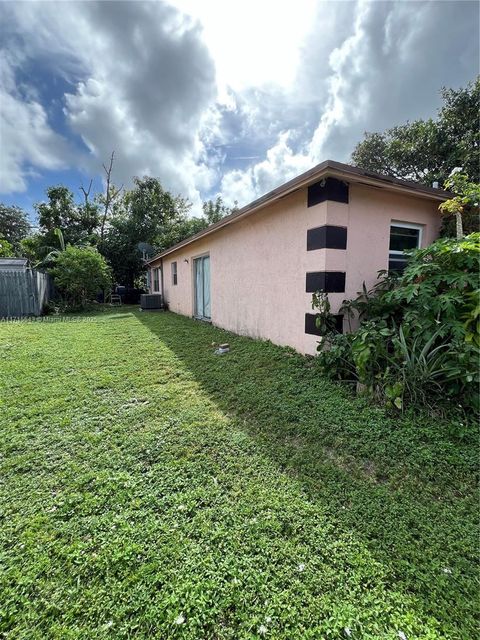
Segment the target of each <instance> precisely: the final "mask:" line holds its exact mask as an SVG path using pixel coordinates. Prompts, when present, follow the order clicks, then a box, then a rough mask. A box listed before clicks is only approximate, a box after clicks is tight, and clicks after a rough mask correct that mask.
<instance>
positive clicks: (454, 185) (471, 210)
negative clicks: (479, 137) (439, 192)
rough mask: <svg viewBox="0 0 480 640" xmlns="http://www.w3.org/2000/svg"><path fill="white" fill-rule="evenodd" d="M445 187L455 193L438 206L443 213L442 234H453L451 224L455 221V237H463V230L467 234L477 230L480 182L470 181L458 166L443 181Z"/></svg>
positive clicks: (458, 238)
mask: <svg viewBox="0 0 480 640" xmlns="http://www.w3.org/2000/svg"><path fill="white" fill-rule="evenodd" d="M445 187H446V188H447V189H448V190H449V191H452V192H453V193H455V196H454V197H453V198H450V200H446V201H445V202H442V204H441V205H440V206H439V209H440V212H441V213H442V214H443V215H444V224H443V228H442V235H444V236H453V235H454V234H453V233H452V226H453V225H452V224H451V222H452V221H453V220H454V221H455V237H456V238H457V240H460V239H461V238H463V235H464V230H466V232H467V235H468V234H470V233H473V232H475V231H478V228H479V213H480V209H479V204H480V184H478V183H475V182H470V181H469V180H468V178H467V176H466V175H465V174H464V173H462V170H461V169H460V168H458V169H454V170H453V171H452V173H451V174H450V176H449V177H448V179H447V180H446V182H445Z"/></svg>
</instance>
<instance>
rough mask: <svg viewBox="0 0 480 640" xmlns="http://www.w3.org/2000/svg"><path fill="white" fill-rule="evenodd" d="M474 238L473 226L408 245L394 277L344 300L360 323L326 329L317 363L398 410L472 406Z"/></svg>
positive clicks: (479, 318) (475, 404)
mask: <svg viewBox="0 0 480 640" xmlns="http://www.w3.org/2000/svg"><path fill="white" fill-rule="evenodd" d="M479 241H480V234H479V233H474V234H471V235H470V236H468V237H466V238H462V239H460V240H453V239H441V240H437V241H436V242H434V243H433V244H432V245H430V246H429V247H427V248H426V249H418V250H416V251H414V252H412V254H411V258H410V260H409V264H408V266H407V268H406V269H405V271H404V273H403V274H402V275H401V276H399V277H391V276H388V274H385V273H383V275H382V277H381V279H380V282H379V283H378V284H377V285H376V287H375V288H374V289H372V290H371V291H367V290H366V289H365V287H364V289H363V291H362V292H360V293H359V295H358V298H357V299H356V300H353V301H346V302H344V305H343V307H342V311H343V312H344V313H346V314H347V315H350V316H352V315H353V314H356V315H358V317H359V318H360V326H359V328H358V329H357V330H356V331H354V332H353V333H352V334H350V335H347V336H339V335H335V334H334V333H332V332H330V333H328V334H326V336H325V338H324V339H323V340H322V342H321V343H320V344H319V352H320V354H319V366H320V368H321V369H322V370H323V371H324V372H325V373H327V374H328V375H329V376H330V377H333V378H336V379H343V380H356V381H358V382H359V383H360V384H361V385H362V387H364V388H365V390H366V391H367V392H368V393H369V394H371V395H372V396H374V397H380V398H381V399H382V400H383V401H384V402H386V403H387V404H388V405H391V406H396V407H397V408H399V409H400V408H403V407H404V406H405V405H406V404H422V405H426V406H428V407H433V406H434V405H436V406H438V405H439V404H442V403H443V404H445V403H451V402H453V401H454V402H455V403H460V404H462V405H463V406H464V407H465V408H466V409H469V410H478V409H479V398H478V385H479V383H480V376H479V370H478V362H479V357H480V304H479V301H480V289H479V288H478V284H479V283H478V273H479V271H480V242H479ZM314 302H315V299H314ZM317 308H319V307H318V305H317ZM319 309H320V308H319ZM325 309H326V307H325V305H324V306H323V308H321V309H320V312H321V313H320V314H319V317H322V313H323V314H324V313H325ZM321 322H322V326H328V323H327V322H326V321H325V320H324V319H323V320H321Z"/></svg>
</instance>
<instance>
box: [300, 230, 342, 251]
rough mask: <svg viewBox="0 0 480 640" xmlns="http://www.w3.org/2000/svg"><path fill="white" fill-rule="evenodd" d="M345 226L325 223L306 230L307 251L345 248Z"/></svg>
mask: <svg viewBox="0 0 480 640" xmlns="http://www.w3.org/2000/svg"><path fill="white" fill-rule="evenodd" d="M346 248H347V227H335V226H333V225H329V224H326V225H324V226H323V227H315V229H308V231H307V251H314V250H315V249H346Z"/></svg>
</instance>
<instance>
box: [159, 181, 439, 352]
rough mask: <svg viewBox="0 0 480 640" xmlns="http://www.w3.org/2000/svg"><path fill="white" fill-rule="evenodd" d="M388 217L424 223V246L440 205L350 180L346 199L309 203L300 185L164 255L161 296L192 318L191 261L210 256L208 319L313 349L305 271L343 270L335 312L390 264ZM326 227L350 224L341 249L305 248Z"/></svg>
mask: <svg viewBox="0 0 480 640" xmlns="http://www.w3.org/2000/svg"><path fill="white" fill-rule="evenodd" d="M392 220H396V221H403V222H414V223H417V224H421V225H424V232H423V235H422V244H423V245H426V244H429V243H430V242H431V241H433V240H434V239H435V237H437V235H438V231H439V226H440V217H439V214H438V203H436V202H433V201H431V200H427V199H422V198H420V197H411V196H404V195H401V194H395V193H391V192H389V191H386V190H380V189H375V188H371V187H367V186H361V185H356V184H351V185H350V194H349V203H348V204H342V203H338V202H332V201H325V202H322V203H320V204H317V205H314V206H312V207H307V191H306V189H301V190H299V191H297V192H294V193H293V194H290V195H288V196H286V197H284V198H282V199H280V200H279V201H277V202H275V203H273V204H271V205H269V206H266V207H265V208H264V209H263V210H261V211H259V212H257V213H255V214H253V215H251V216H249V217H248V218H245V219H243V220H240V221H238V222H236V223H235V224H231V225H229V226H227V227H225V228H223V229H220V230H219V231H217V232H215V233H213V234H211V235H208V236H206V237H204V238H200V239H199V240H197V241H195V242H193V243H192V244H190V245H187V246H185V247H183V248H180V249H178V250H177V251H174V252H172V253H171V254H169V255H167V256H165V257H164V258H163V270H164V273H163V285H164V291H163V293H164V297H165V300H166V302H167V303H168V305H169V308H170V310H171V311H174V312H176V313H181V314H184V315H187V316H193V307H194V302H193V300H194V290H193V259H194V258H195V257H198V256H200V255H204V254H206V253H208V254H209V255H210V269H211V287H210V289H211V319H212V323H213V324H215V325H217V326H219V327H222V328H224V329H228V330H229V331H233V332H235V333H238V334H242V335H249V336H251V337H254V338H263V339H269V340H271V341H272V342H274V343H275V344H279V345H289V346H292V347H293V348H294V349H296V350H297V351H300V352H301V353H311V354H313V353H315V350H316V345H317V342H318V337H317V336H313V335H309V334H306V333H305V313H308V312H312V309H311V293H306V291H305V289H306V287H305V278H306V273H307V272H312V271H344V272H346V282H345V292H344V293H331V294H329V299H330V302H331V304H332V311H333V312H336V311H337V310H338V308H339V306H340V304H341V303H342V301H343V300H344V299H346V298H350V297H354V296H355V295H356V292H357V291H359V290H360V288H361V286H362V283H363V282H364V281H365V282H366V284H367V286H368V287H371V286H372V285H373V284H374V282H375V280H376V274H377V272H378V271H379V270H380V269H386V268H387V267H388V246H389V235H390V224H391V222H392ZM325 224H329V225H338V226H344V227H347V249H346V250H340V249H319V250H314V251H307V230H308V229H311V228H314V227H319V226H322V225H325ZM174 261H176V262H177V274H178V276H177V278H178V284H177V285H173V282H172V271H171V265H172V262H174ZM152 266H156V265H152Z"/></svg>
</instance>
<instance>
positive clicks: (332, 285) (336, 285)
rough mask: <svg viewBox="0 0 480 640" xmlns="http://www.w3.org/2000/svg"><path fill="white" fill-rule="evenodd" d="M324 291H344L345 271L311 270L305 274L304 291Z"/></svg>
mask: <svg viewBox="0 0 480 640" xmlns="http://www.w3.org/2000/svg"><path fill="white" fill-rule="evenodd" d="M315 291H325V293H342V292H344V291H345V271H311V272H310V273H307V275H306V292H307V293H314V292H315Z"/></svg>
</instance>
